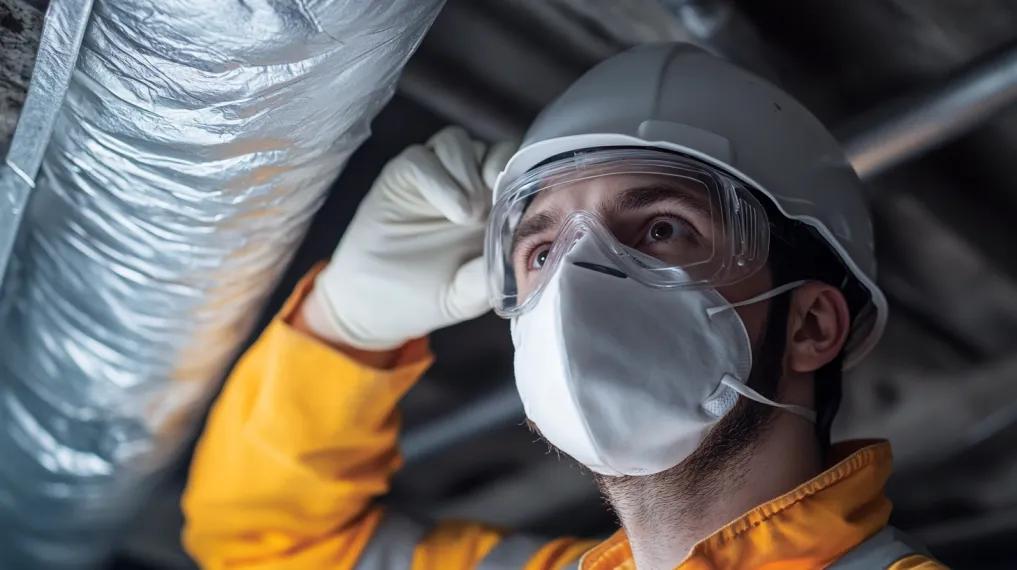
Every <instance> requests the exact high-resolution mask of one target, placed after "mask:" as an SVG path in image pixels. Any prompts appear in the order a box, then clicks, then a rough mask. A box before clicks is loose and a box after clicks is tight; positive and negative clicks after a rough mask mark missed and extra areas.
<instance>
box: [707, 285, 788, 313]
mask: <svg viewBox="0 0 1017 570" xmlns="http://www.w3.org/2000/svg"><path fill="white" fill-rule="evenodd" d="M806 283H808V281H807V280H805V279H802V280H799V281H792V282H790V283H785V284H783V285H781V286H780V287H777V288H775V289H770V290H769V291H766V292H765V293H760V294H759V295H756V296H755V297H749V298H748V299H745V300H744V301H738V302H737V303H731V304H728V305H721V306H719V307H710V308H709V309H706V314H707V315H709V316H710V317H712V316H713V315H716V314H717V313H720V312H723V311H726V310H728V309H734V308H737V307H744V306H745V305H751V304H753V303H758V302H760V301H765V300H767V299H772V298H773V297H776V296H777V295H780V294H782V293H786V292H788V291H790V290H792V289H794V288H796V287H801V286H802V285H804V284H806Z"/></svg>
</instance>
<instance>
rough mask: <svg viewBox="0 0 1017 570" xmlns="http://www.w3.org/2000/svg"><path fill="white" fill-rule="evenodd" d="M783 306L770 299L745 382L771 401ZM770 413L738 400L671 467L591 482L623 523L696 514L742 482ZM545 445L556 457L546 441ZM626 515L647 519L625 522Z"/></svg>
mask: <svg viewBox="0 0 1017 570" xmlns="http://www.w3.org/2000/svg"><path fill="white" fill-rule="evenodd" d="M789 305H790V301H789V299H788V296H787V295H781V296H779V297H776V298H774V299H773V300H772V301H771V302H770V306H769V307H768V310H767V323H766V328H765V330H764V335H763V339H762V341H761V342H760V343H759V347H758V350H755V353H756V363H755V365H754V366H753V368H752V372H751V373H750V375H749V379H748V381H747V382H746V383H747V384H748V385H749V386H750V387H752V388H753V389H755V390H756V391H758V392H759V393H761V394H763V395H764V396H766V397H768V398H771V399H774V398H775V397H776V393H777V387H778V385H779V383H780V378H781V376H782V374H783V369H784V349H785V344H786V337H787V314H788V310H789ZM775 414H776V410H775V409H774V408H772V407H770V406H765V405H762V404H759V403H757V402H754V401H751V400H749V399H747V398H739V399H738V403H737V404H735V407H734V408H733V409H732V410H731V411H730V412H729V413H728V414H727V415H726V416H724V418H722V419H721V420H720V421H719V422H717V425H715V426H714V427H713V428H712V429H711V430H710V432H709V433H708V434H707V435H706V437H705V438H704V439H703V442H702V443H701V444H700V445H699V447H697V448H696V450H695V451H694V452H693V453H692V454H691V455H689V456H688V457H687V458H685V459H684V460H683V461H682V462H681V463H678V464H677V465H675V466H674V467H671V468H669V469H666V470H664V471H661V472H660V473H654V474H652V475H621V476H610V475H601V474H599V473H592V475H593V480H594V482H595V483H596V485H597V487H598V489H600V493H601V495H602V497H603V498H604V500H605V502H606V503H607V504H608V506H609V507H611V508H612V509H613V510H614V511H615V513H616V514H617V515H618V517H619V518H621V519H623V520H621V521H620V522H621V523H622V524H623V525H625V526H628V525H633V524H638V525H648V524H657V525H659V524H661V523H665V524H667V523H677V522H680V521H682V520H691V519H694V518H697V517H699V516H701V515H702V513H703V512H705V510H706V509H708V508H709V505H711V504H712V503H713V502H714V501H715V500H716V498H717V497H719V496H720V495H722V494H723V493H725V491H727V490H729V489H735V488H738V487H741V486H742V485H743V484H744V483H745V472H746V469H745V464H746V463H747V462H748V460H749V458H751V457H752V454H753V451H754V449H755V446H756V444H757V443H758V442H759V441H761V440H762V439H763V437H764V436H765V435H766V433H767V432H768V429H769V427H770V426H771V425H772V423H773V418H774V417H775ZM527 425H529V426H530V429H531V430H533V431H534V432H535V433H537V434H538V435H539V433H540V432H539V430H537V428H536V426H535V425H533V424H532V423H531V422H530V421H529V420H527ZM542 439H543V438H542ZM545 441H546V440H545ZM548 446H550V448H551V449H553V450H554V451H556V452H558V454H559V455H561V452H560V450H558V449H557V448H556V447H554V446H553V445H552V444H550V443H549V442H548ZM626 516H635V517H641V518H642V517H645V518H646V519H648V520H638V519H637V520H625V517H626ZM662 517H664V520H662ZM649 519H653V520H649Z"/></svg>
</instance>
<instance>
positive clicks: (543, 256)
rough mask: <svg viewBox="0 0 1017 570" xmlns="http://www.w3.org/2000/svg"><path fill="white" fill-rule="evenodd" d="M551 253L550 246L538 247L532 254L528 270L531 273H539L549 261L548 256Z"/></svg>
mask: <svg viewBox="0 0 1017 570" xmlns="http://www.w3.org/2000/svg"><path fill="white" fill-rule="evenodd" d="M550 252H551V246H550V245H549V244H545V245H541V246H537V247H536V248H534V249H533V251H532V252H530V260H529V262H528V263H527V264H526V265H527V268H528V269H529V270H531V271H539V270H540V268H541V267H543V266H544V263H545V262H546V261H547V254H548V253H550Z"/></svg>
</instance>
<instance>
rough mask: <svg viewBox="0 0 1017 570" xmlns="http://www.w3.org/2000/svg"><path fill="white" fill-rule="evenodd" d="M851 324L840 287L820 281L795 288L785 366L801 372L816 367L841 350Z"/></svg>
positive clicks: (825, 362) (831, 358) (813, 369)
mask: <svg viewBox="0 0 1017 570" xmlns="http://www.w3.org/2000/svg"><path fill="white" fill-rule="evenodd" d="M850 328H851V316H850V313H849V312H848V306H847V300H846V299H844V294H843V293H842V292H841V291H840V289H837V288H836V287H833V286H831V285H827V284H826V283H822V282H820V281H809V282H808V283H806V284H804V285H802V286H801V287H799V288H797V289H795V291H794V294H793V295H792V297H791V307H790V313H789V315H788V342H787V353H786V354H787V359H788V366H789V367H790V368H791V370H793V371H794V372H800V373H810V372H815V371H816V370H819V369H820V368H822V367H823V366H824V365H826V364H827V363H829V362H830V361H831V360H833V359H834V358H835V357H836V356H837V355H838V354H840V351H841V349H842V348H844V343H845V342H846V341H847V337H848V332H849V331H850Z"/></svg>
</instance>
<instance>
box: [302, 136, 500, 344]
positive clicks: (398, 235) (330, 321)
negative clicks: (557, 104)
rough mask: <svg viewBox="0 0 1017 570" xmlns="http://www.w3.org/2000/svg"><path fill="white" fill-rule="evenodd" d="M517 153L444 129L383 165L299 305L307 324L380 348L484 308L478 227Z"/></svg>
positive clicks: (317, 330) (334, 338)
mask: <svg viewBox="0 0 1017 570" xmlns="http://www.w3.org/2000/svg"><path fill="white" fill-rule="evenodd" d="M513 152H515V145H513V144H510V143H499V144H496V145H493V146H492V147H491V149H490V150H489V151H487V149H485V145H484V144H483V143H480V142H477V141H473V140H471V139H470V138H469V136H468V135H467V134H466V131H464V130H463V129H462V128H459V127H447V128H445V129H444V130H442V131H440V132H439V133H438V134H436V135H434V136H433V137H431V139H430V140H429V141H427V143H426V144H425V145H414V146H411V147H409V148H407V149H406V150H404V151H403V152H402V153H401V154H400V155H399V156H397V157H396V158H394V159H393V160H392V161H390V162H389V163H388V164H387V165H385V168H384V169H383V170H382V172H381V175H380V176H379V177H378V179H377V180H376V181H375V183H374V186H372V187H371V190H370V192H369V193H368V194H367V197H366V198H364V201H363V202H362V203H361V204H360V208H359V209H358V210H357V214H356V216H354V218H353V222H351V224H350V226H349V229H347V230H346V233H345V235H343V238H342V241H340V242H339V246H338V247H337V248H336V250H335V254H334V255H333V256H332V261H331V262H329V264H328V266H327V267H326V268H325V270H324V271H322V272H321V273H320V274H319V275H318V277H317V280H316V281H315V286H314V290H313V291H312V292H311V294H310V295H309V296H308V298H307V300H306V301H305V302H304V307H303V314H304V318H305V319H306V321H307V323H308V325H309V326H310V328H311V330H312V331H314V332H315V333H316V334H318V335H319V336H322V337H324V338H326V339H328V340H331V341H333V342H341V343H344V344H347V345H349V346H352V347H354V348H359V349H363V350H385V349H390V348H395V347H397V346H399V345H401V344H403V343H405V342H406V341H408V340H410V339H414V338H418V337H421V336H424V335H426V334H428V333H430V332H431V331H433V330H435V329H439V328H442V327H445V326H448V325H451V324H454V323H458V322H461V321H465V320H468V319H471V318H474V317H478V316H480V315H481V314H483V313H484V312H485V311H487V310H488V308H489V305H488V302H487V289H486V280H485V276H484V263H483V249H484V246H483V238H484V227H485V222H486V221H487V215H488V213H489V210H490V207H491V192H492V191H491V188H492V187H493V186H494V181H495V178H497V176H498V173H499V172H501V170H502V168H503V167H504V166H505V163H506V162H508V159H509V158H510V157H511V156H512V153H513Z"/></svg>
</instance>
